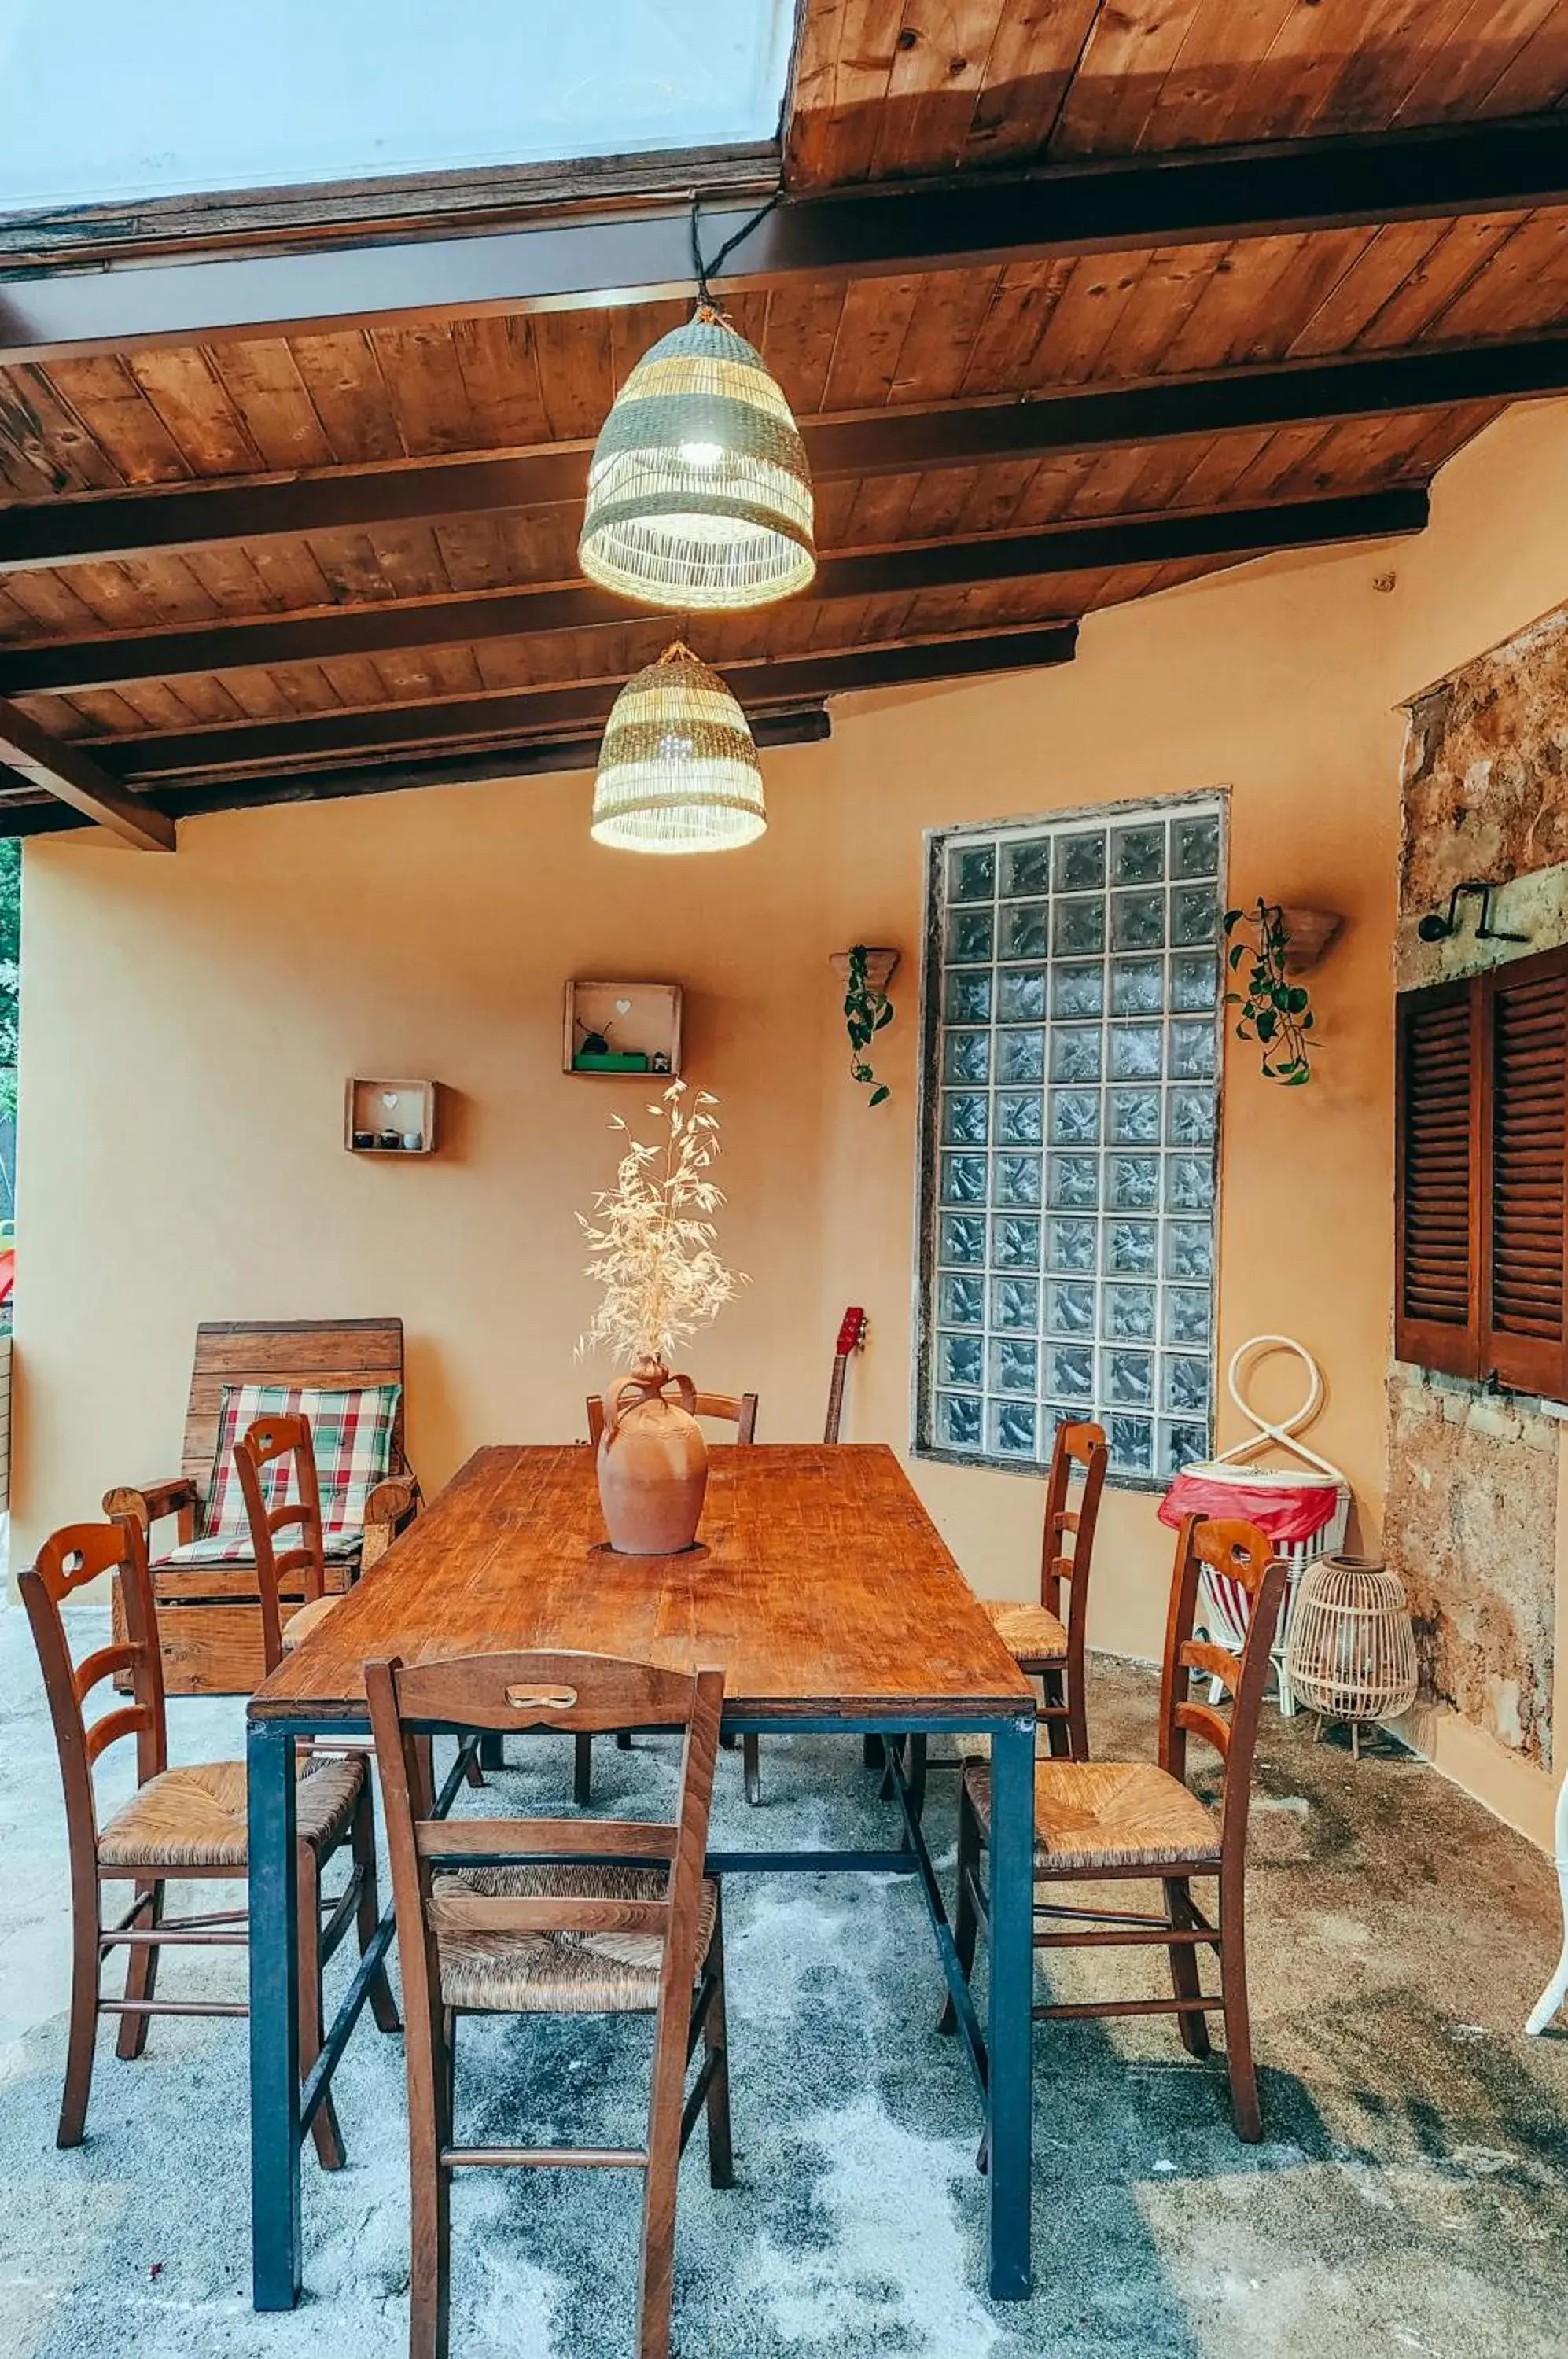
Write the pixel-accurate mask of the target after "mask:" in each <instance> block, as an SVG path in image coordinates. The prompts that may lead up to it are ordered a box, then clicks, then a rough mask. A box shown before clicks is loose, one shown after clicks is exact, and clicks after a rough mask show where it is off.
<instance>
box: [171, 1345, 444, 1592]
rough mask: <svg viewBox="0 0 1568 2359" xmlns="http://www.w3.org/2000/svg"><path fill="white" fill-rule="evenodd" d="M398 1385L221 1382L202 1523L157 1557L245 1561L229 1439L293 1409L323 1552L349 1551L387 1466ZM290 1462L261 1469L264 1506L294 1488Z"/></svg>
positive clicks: (246, 1545) (281, 1500)
mask: <svg viewBox="0 0 1568 2359" xmlns="http://www.w3.org/2000/svg"><path fill="white" fill-rule="evenodd" d="M401 1392H402V1386H400V1385H367V1386H364V1387H363V1388H362V1389H358V1390H355V1391H352V1392H321V1391H318V1390H316V1389H314V1388H310V1387H304V1386H289V1385H225V1386H224V1387H223V1401H222V1404H221V1406H220V1408H219V1411H218V1448H217V1455H216V1457H215V1459H214V1461H213V1464H212V1484H211V1486H210V1489H209V1491H208V1495H207V1506H206V1513H205V1515H204V1517H203V1518H202V1522H203V1527H204V1528H203V1530H202V1532H201V1538H199V1539H195V1540H191V1541H187V1542H186V1544H185V1545H184V1546H183V1547H181V1548H176V1549H171V1550H170V1551H169V1555H168V1556H166V1557H164V1558H162V1559H161V1560H160V1561H161V1562H162V1563H164V1564H174V1565H180V1564H250V1563H253V1562H254V1561H255V1553H254V1550H253V1549H252V1548H251V1542H250V1520H249V1517H247V1516H246V1514H245V1495H244V1494H243V1493H242V1491H241V1489H240V1478H239V1475H238V1473H237V1472H236V1471H235V1467H234V1444H235V1442H236V1441H237V1440H239V1438H240V1436H241V1434H242V1433H245V1431H247V1430H248V1429H249V1428H250V1427H251V1426H253V1425H254V1424H255V1423H256V1419H257V1418H258V1417H278V1416H299V1417H303V1418H304V1419H305V1420H306V1422H307V1423H308V1425H309V1426H310V1440H311V1441H312V1443H313V1445H314V1448H315V1452H316V1477H317V1481H318V1482H319V1484H320V1485H321V1538H322V1541H323V1544H324V1546H325V1549H326V1552H327V1554H328V1556H332V1557H343V1556H352V1555H353V1554H354V1552H355V1550H356V1549H358V1548H359V1545H360V1543H361V1541H362V1539H363V1538H364V1536H365V1501H366V1500H367V1499H368V1497H369V1496H370V1494H371V1492H372V1491H373V1490H374V1489H375V1487H376V1484H377V1483H379V1482H380V1481H381V1480H382V1479H383V1477H384V1476H385V1475H386V1474H387V1473H388V1472H389V1471H390V1466H391V1457H392V1428H393V1423H394V1420H395V1419H396V1417H397V1402H398V1398H399V1397H400V1395H401ZM292 1473H293V1467H292V1462H291V1461H290V1460H289V1459H287V1458H278V1459H275V1460H274V1461H273V1462H272V1463H271V1464H270V1465H269V1466H264V1467H263V1468H262V1470H261V1482H262V1497H263V1499H264V1501H265V1502H266V1505H267V1507H268V1508H269V1509H271V1508H275V1507H281V1506H286V1505H287V1503H288V1502H289V1500H290V1499H291V1498H292V1497H293V1496H294V1490H293V1484H292V1479H291V1478H292Z"/></svg>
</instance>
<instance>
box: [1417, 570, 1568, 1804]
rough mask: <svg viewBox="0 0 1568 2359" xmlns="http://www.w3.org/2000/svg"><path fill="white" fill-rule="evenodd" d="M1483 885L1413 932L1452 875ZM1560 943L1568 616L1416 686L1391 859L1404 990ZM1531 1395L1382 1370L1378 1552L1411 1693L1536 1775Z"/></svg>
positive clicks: (1551, 1561) (1538, 1581)
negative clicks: (1481, 902)
mask: <svg viewBox="0 0 1568 2359" xmlns="http://www.w3.org/2000/svg"><path fill="white" fill-rule="evenodd" d="M1470 879H1476V880H1479V881H1481V882H1484V883H1487V884H1492V885H1496V886H1497V887H1498V888H1499V889H1498V891H1497V894H1496V895H1495V897H1494V899H1493V915H1492V924H1493V927H1494V928H1495V929H1497V930H1498V931H1500V932H1508V933H1519V934H1523V935H1525V936H1526V937H1527V938H1528V939H1527V940H1526V941H1524V942H1523V943H1508V942H1498V941H1490V942H1478V941H1477V940H1476V939H1475V912H1476V909H1477V907H1478V905H1477V904H1476V903H1475V902H1474V901H1471V902H1468V903H1466V904H1463V905H1462V911H1463V914H1462V916H1461V920H1460V927H1459V930H1458V932H1457V934H1456V935H1455V936H1454V938H1453V939H1452V940H1448V941H1444V942H1440V943H1428V942H1422V941H1421V939H1420V937H1419V935H1418V933H1417V931H1416V927H1417V923H1418V921H1419V919H1421V917H1423V916H1424V915H1425V914H1426V913H1427V912H1428V911H1429V910H1432V909H1441V908H1445V907H1446V905H1447V902H1448V897H1449V895H1450V894H1451V892H1452V891H1453V889H1454V886H1455V885H1458V884H1461V883H1464V882H1466V881H1468V880H1470ZM1564 941H1568V609H1559V610H1558V611H1556V612H1555V613H1553V614H1548V615H1546V616H1545V617H1543V618H1542V620H1541V621H1540V622H1538V623H1533V624H1531V625H1530V626H1529V628H1528V629H1526V630H1523V631H1521V632H1519V634H1518V635H1517V636H1515V637H1513V638H1512V639H1509V640H1508V641H1507V642H1506V643H1505V644H1504V645H1503V646H1501V647H1494V648H1492V649H1490V650H1489V651H1488V652H1487V653H1486V654H1485V655H1482V656H1478V657H1476V658H1475V661H1474V662H1472V663H1468V664H1466V665H1465V666H1464V667H1463V669H1460V670H1459V671H1456V672H1454V673H1453V674H1451V675H1450V676H1449V678H1448V679H1444V680H1441V681H1439V682H1438V683H1437V685H1436V686H1435V687H1432V688H1431V689H1428V690H1425V691H1423V693H1422V694H1421V695H1420V696H1418V697H1416V698H1414V699H1413V700H1412V701H1411V703H1410V730H1409V734H1408V737H1407V740H1406V746H1405V762H1404V794H1403V837H1402V843H1401V848H1400V863H1399V989H1400V990H1401V991H1409V990H1411V989H1414V988H1416V987H1417V986H1419V985H1421V984H1429V983H1435V982H1438V981H1441V980H1443V979H1445V978H1447V977H1450V976H1457V975H1464V974H1473V973H1478V972H1480V971H1481V970H1483V969H1485V968H1488V967H1491V966H1495V965H1498V964H1501V963H1502V962H1505V961H1507V960H1508V959H1510V958H1519V957H1526V956H1529V955H1530V953H1531V952H1533V951H1542V950H1551V949H1553V948H1555V947H1556V946H1558V945H1559V944H1561V943H1563V942H1564ZM1562 1433H1563V1427H1562V1425H1561V1424H1560V1423H1559V1422H1558V1420H1557V1419H1554V1418H1551V1417H1548V1416H1546V1415H1544V1414H1542V1411H1541V1404H1540V1402H1539V1401H1534V1400H1530V1399H1529V1398H1526V1397H1521V1396H1519V1395H1517V1394H1516V1395H1508V1394H1504V1395H1492V1394H1488V1393H1486V1391H1485V1390H1484V1389H1483V1388H1482V1387H1481V1386H1476V1385H1472V1384H1465V1383H1463V1382H1461V1381H1459V1380H1457V1379H1455V1378H1452V1377H1448V1376H1437V1375H1430V1374H1428V1373H1426V1372H1425V1371H1422V1370H1421V1369H1417V1368H1412V1367H1408V1366H1405V1365H1403V1364H1399V1363H1396V1364H1395V1365H1394V1368H1393V1371H1392V1374H1391V1375H1390V1379H1389V1385H1388V1434H1389V1467H1388V1517H1387V1523H1386V1527H1385V1531H1384V1546H1385V1551H1386V1553H1387V1556H1388V1562H1389V1563H1390V1564H1391V1565H1392V1566H1393V1567H1394V1569H1395V1570H1396V1571H1398V1572H1399V1574H1400V1575H1401V1577H1402V1578H1403V1580H1404V1582H1405V1583H1406V1586H1407V1588H1408V1590H1409V1593H1410V1603H1411V1607H1412V1609H1413V1611H1414V1613H1415V1616H1416V1627H1417V1635H1418V1638H1419V1641H1420V1646H1421V1674H1422V1682H1423V1692H1424V1693H1425V1694H1426V1696H1427V1697H1428V1698H1429V1699H1431V1700H1432V1701H1438V1702H1443V1703H1448V1704H1452V1705H1453V1706H1454V1709H1455V1710H1456V1711H1458V1712H1461V1713H1463V1715H1464V1716H1465V1719H1466V1720H1468V1721H1470V1722H1472V1723H1474V1724H1475V1725H1476V1726H1478V1727H1481V1728H1484V1729H1486V1731H1487V1732H1488V1734H1491V1735H1493V1736H1495V1737H1496V1738H1497V1741H1498V1742H1499V1743H1500V1744H1502V1745H1506V1746H1507V1747H1508V1749H1509V1750H1510V1751H1512V1752H1515V1753H1518V1754H1519V1755H1521V1756H1524V1757H1525V1758H1526V1759H1527V1760H1530V1761H1531V1762H1533V1763H1535V1764H1536V1765H1538V1766H1539V1767H1541V1768H1548V1767H1550V1766H1551V1762H1552V1658H1553V1636H1554V1620H1555V1612H1556V1586H1557V1553H1558V1543H1557V1495H1558V1457H1559V1452H1560V1448H1561V1438H1562Z"/></svg>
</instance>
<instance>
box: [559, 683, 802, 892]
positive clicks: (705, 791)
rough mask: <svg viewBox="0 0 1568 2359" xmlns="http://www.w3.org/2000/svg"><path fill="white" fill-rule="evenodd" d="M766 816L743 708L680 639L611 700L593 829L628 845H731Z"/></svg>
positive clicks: (704, 848)
mask: <svg viewBox="0 0 1568 2359" xmlns="http://www.w3.org/2000/svg"><path fill="white" fill-rule="evenodd" d="M767 825H768V812H767V809H766V806H765V805H764V802H763V798H762V771H761V767H760V766H759V764H758V762H757V747H756V746H755V745H753V744H752V740H751V731H750V730H749V729H748V728H747V727H746V715H745V713H744V712H742V711H741V709H740V707H739V705H738V704H737V703H736V702H735V698H734V697H733V696H732V695H731V694H730V692H729V690H728V689H727V688H726V687H725V686H724V681H723V680H722V679H720V678H719V676H718V673H717V672H716V671H711V670H710V669H709V668H708V666H707V665H706V664H705V663H702V662H701V661H700V660H699V659H698V658H697V657H696V656H694V655H693V654H692V653H691V648H690V647H686V646H684V645H683V644H682V643H681V640H679V639H677V640H676V641H675V642H674V644H673V646H671V647H666V649H665V651H664V653H663V654H662V655H661V656H660V657H659V661H658V662H657V663H652V664H648V666H647V667H646V669H644V670H642V671H639V672H637V673H636V674H635V675H634V676H633V678H632V679H629V680H627V682H626V686H625V688H623V689H622V690H621V692H620V694H619V696H617V697H616V699H615V704H614V706H613V707H612V709H611V712H610V718H609V722H608V723H607V724H606V726H605V730H604V744H603V745H601V746H600V748H599V775H598V777H597V778H596V779H595V780H594V784H593V830H592V832H593V837H594V839H595V841H596V842H598V843H611V844H615V845H616V846H617V847H618V848H619V849H620V850H622V851H624V852H732V851H735V849H737V848H738V846H740V845H741V844H743V843H755V842H756V840H757V837H758V836H759V835H761V834H762V832H763V831H764V830H765V829H766V827H767Z"/></svg>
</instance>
